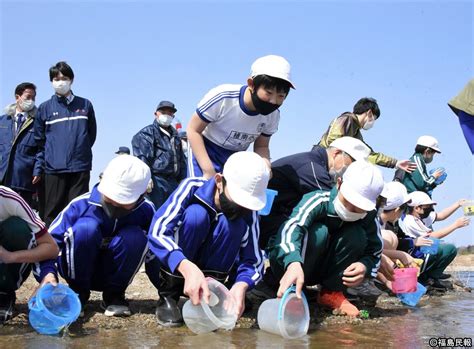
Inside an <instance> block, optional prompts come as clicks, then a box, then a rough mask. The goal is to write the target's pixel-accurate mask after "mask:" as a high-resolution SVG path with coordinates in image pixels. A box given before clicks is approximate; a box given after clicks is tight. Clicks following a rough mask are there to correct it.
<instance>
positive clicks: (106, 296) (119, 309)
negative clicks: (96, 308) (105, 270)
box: [100, 292, 132, 317]
mask: <svg viewBox="0 0 474 349" xmlns="http://www.w3.org/2000/svg"><path fill="white" fill-rule="evenodd" d="M102 299H103V300H102V303H101V304H100V307H101V308H102V309H103V310H104V315H105V316H119V317H124V316H130V315H132V312H131V311H130V308H129V306H128V302H127V300H126V299H125V293H123V292H120V293H112V292H110V293H109V292H104V293H103V294H102Z"/></svg>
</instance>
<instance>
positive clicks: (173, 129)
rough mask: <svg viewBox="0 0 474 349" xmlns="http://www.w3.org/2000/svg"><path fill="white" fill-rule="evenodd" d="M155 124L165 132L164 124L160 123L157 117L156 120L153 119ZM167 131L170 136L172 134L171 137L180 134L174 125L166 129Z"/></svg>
mask: <svg viewBox="0 0 474 349" xmlns="http://www.w3.org/2000/svg"><path fill="white" fill-rule="evenodd" d="M153 126H154V127H155V128H157V129H158V130H159V131H160V132H161V133H164V132H163V130H164V128H163V126H161V125H160V123H159V122H158V120H156V118H155V120H154V121H153ZM166 132H168V133H169V136H171V137H176V136H177V135H178V131H176V129H175V128H174V127H173V126H171V125H170V126H169V127H168V129H167V130H166Z"/></svg>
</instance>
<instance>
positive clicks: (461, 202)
mask: <svg viewBox="0 0 474 349" xmlns="http://www.w3.org/2000/svg"><path fill="white" fill-rule="evenodd" d="M467 201H468V200H467V199H460V200H458V202H457V204H458V206H459V207H461V206H462V205H464V204H465V203H467Z"/></svg>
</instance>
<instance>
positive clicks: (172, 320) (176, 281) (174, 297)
mask: <svg viewBox="0 0 474 349" xmlns="http://www.w3.org/2000/svg"><path fill="white" fill-rule="evenodd" d="M183 286H184V278H183V277H182V276H178V275H175V274H172V273H170V272H169V271H166V270H164V269H163V268H161V269H160V287H159V289H158V294H159V295H160V299H159V301H158V305H157V307H156V312H155V315H156V321H158V323H159V324H160V325H162V326H165V327H178V326H181V325H183V316H182V315H181V311H180V310H179V307H178V301H179V297H180V296H181V294H182V292H183Z"/></svg>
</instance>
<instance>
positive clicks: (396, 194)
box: [380, 182, 410, 211]
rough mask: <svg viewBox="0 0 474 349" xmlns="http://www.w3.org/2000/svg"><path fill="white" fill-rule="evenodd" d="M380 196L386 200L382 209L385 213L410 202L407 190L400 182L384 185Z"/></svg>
mask: <svg viewBox="0 0 474 349" xmlns="http://www.w3.org/2000/svg"><path fill="white" fill-rule="evenodd" d="M380 195H381V196H383V197H384V198H386V199H387V203H386V204H385V206H384V208H383V209H384V210H385V211H390V210H394V209H396V208H398V207H400V206H402V205H403V204H405V203H407V202H408V201H410V197H409V196H408V193H407V188H405V186H404V185H403V184H402V183H400V182H388V183H385V185H384V187H383V190H382V194H380Z"/></svg>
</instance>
